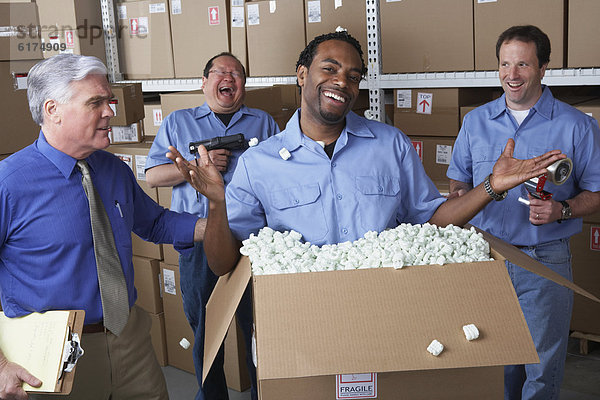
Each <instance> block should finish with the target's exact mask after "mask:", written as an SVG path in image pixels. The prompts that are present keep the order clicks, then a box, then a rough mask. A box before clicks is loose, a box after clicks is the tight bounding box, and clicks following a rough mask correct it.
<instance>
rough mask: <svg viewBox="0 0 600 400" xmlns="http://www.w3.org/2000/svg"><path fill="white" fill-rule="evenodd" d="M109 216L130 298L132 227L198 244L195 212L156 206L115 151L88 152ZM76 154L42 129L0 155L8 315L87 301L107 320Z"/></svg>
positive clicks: (157, 238)
mask: <svg viewBox="0 0 600 400" xmlns="http://www.w3.org/2000/svg"><path fill="white" fill-rule="evenodd" d="M86 160H87V162H88V164H89V166H90V170H91V176H92V181H93V182H94V186H95V187H96V190H97V191H98V193H99V194H100V197H101V198H102V202H103V203H104V207H105V208H106V212H107V214H108V217H109V219H110V222H111V226H112V230H113V234H114V236H115V244H116V246H117V251H118V253H119V258H120V260H121V265H122V266H123V272H124V275H125V280H126V283H127V289H128V293H129V305H130V306H132V305H133V304H134V303H135V300H136V298H137V293H136V290H135V287H134V285H133V265H132V261H131V257H132V254H131V232H132V231H133V232H135V233H136V234H137V235H138V236H140V237H142V238H143V239H146V240H150V241H152V242H155V243H174V245H175V246H176V247H177V248H178V249H179V250H184V249H186V248H191V247H192V246H193V234H194V226H195V223H196V220H197V217H195V216H193V215H191V214H183V215H180V214H177V213H174V212H171V211H169V210H165V209H164V208H162V207H160V206H158V205H157V204H156V203H155V202H154V201H152V199H150V198H149V197H148V196H147V195H146V194H145V193H144V191H143V190H142V189H141V188H140V187H139V186H138V185H137V183H136V181H135V178H134V176H133V173H132V171H131V169H130V168H129V167H128V166H127V165H126V164H125V163H123V162H122V161H120V160H119V159H118V158H116V157H115V156H114V155H112V154H110V153H108V152H105V151H96V152H95V153H93V154H92V155H90V156H89V157H88V158H87V159H86ZM76 161H77V160H75V159H74V158H72V157H70V156H68V155H66V154H65V153H63V152H61V151H59V150H57V149H55V148H53V147H52V146H50V145H49V144H48V142H47V141H46V139H45V137H44V135H43V133H41V132H40V137H39V138H38V139H37V140H36V141H35V142H34V143H33V144H31V145H30V146H28V147H26V148H25V149H23V150H21V151H19V152H17V153H15V154H13V155H12V156H10V157H8V158H7V159H5V160H3V161H2V162H1V163H0V292H1V296H2V307H3V308H4V312H5V313H6V315H8V316H9V317H15V316H21V315H25V314H29V313H31V312H36V311H37V312H43V311H46V310H64V309H84V310H85V311H86V315H85V322H86V323H96V322H99V321H101V320H102V304H101V301H100V291H99V289H98V275H97V272H96V259H95V256H94V245H93V240H92V230H91V225H90V214H89V206H88V200H87V197H86V195H85V192H84V190H83V186H82V184H81V173H80V172H79V170H78V169H77V168H76V165H75V163H76Z"/></svg>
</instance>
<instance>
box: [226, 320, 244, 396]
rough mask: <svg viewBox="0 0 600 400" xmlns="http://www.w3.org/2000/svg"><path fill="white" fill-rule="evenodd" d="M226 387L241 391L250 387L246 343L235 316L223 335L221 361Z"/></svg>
mask: <svg viewBox="0 0 600 400" xmlns="http://www.w3.org/2000/svg"><path fill="white" fill-rule="evenodd" d="M223 369H224V370H225V379H226V380H227V387H228V388H230V389H234V390H237V391H238V392H243V391H244V390H246V389H249V388H250V374H249V373H248V366H247V365H246V344H245V343H244V334H243V333H242V328H240V326H239V324H238V322H237V318H234V319H233V321H231V325H230V326H229V330H228V331H227V337H225V360H224V362H223Z"/></svg>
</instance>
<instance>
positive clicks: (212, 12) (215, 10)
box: [208, 7, 219, 25]
mask: <svg viewBox="0 0 600 400" xmlns="http://www.w3.org/2000/svg"><path fill="white" fill-rule="evenodd" d="M208 24H209V25H219V7H208Z"/></svg>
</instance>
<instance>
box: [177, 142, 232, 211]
mask: <svg viewBox="0 0 600 400" xmlns="http://www.w3.org/2000/svg"><path fill="white" fill-rule="evenodd" d="M198 154H199V156H200V159H196V160H197V161H198V165H197V166H196V165H194V164H192V163H190V162H189V161H187V160H186V159H185V158H183V156H182V155H181V154H180V153H179V151H177V149H176V148H175V147H173V146H169V152H168V153H167V154H166V156H167V158H168V159H169V160H171V161H173V162H174V163H175V165H177V169H179V172H181V174H182V175H183V178H184V179H185V180H186V181H187V182H188V183H189V184H190V185H192V187H193V188H194V189H196V190H197V191H198V192H200V193H202V194H203V195H204V196H206V198H208V199H209V200H210V201H217V202H223V201H225V184H224V183H223V177H222V176H221V173H220V172H219V170H218V169H217V167H216V166H215V165H214V164H213V163H212V161H211V160H210V157H209V156H208V152H207V151H206V148H205V147H204V146H200V147H198Z"/></svg>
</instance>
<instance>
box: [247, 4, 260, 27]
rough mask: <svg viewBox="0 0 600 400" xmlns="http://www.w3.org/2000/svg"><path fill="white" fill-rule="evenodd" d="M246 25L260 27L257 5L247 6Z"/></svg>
mask: <svg viewBox="0 0 600 400" xmlns="http://www.w3.org/2000/svg"><path fill="white" fill-rule="evenodd" d="M247 10H248V14H247V17H248V25H260V11H259V10H258V4H248V8H247Z"/></svg>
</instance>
